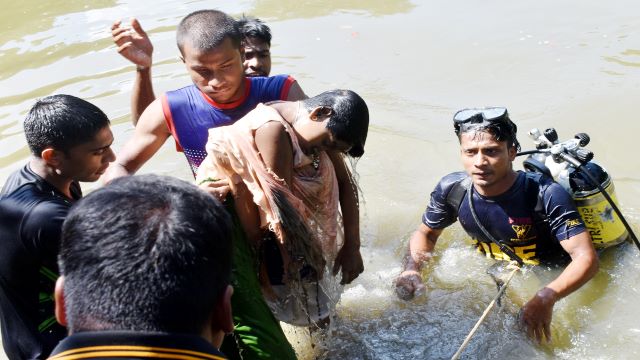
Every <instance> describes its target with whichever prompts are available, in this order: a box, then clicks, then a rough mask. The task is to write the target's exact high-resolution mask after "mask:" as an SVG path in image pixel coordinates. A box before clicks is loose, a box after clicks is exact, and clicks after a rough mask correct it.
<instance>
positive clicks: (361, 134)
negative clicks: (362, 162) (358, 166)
mask: <svg viewBox="0 0 640 360" xmlns="http://www.w3.org/2000/svg"><path fill="white" fill-rule="evenodd" d="M302 104H303V105H304V107H305V109H307V111H311V110H313V109H314V108H315V107H318V106H326V107H329V108H331V109H332V112H333V114H332V115H331V118H330V120H329V123H328V124H327V128H329V130H331V132H332V133H333V134H334V135H335V137H336V138H337V139H338V140H340V141H344V142H346V143H347V144H350V145H351V149H350V150H349V151H348V152H347V155H349V156H351V157H361V156H362V155H363V154H364V143H365V142H366V140H367V133H368V131H369V108H368V107H367V104H366V103H365V102H364V100H363V99H362V98H361V97H360V95H358V94H356V93H355V92H353V91H351V90H330V91H325V92H323V93H322V94H320V95H316V96H314V97H312V98H309V99H306V100H302Z"/></svg>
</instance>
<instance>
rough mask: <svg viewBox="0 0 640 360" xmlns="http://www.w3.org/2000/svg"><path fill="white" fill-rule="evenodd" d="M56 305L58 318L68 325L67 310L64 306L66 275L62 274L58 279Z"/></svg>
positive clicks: (55, 291)
mask: <svg viewBox="0 0 640 360" xmlns="http://www.w3.org/2000/svg"><path fill="white" fill-rule="evenodd" d="M53 297H54V299H55V303H56V307H55V314H56V320H58V323H60V325H62V326H67V310H66V308H65V306H64V276H60V277H59V278H58V280H57V281H56V289H55V290H54V292H53Z"/></svg>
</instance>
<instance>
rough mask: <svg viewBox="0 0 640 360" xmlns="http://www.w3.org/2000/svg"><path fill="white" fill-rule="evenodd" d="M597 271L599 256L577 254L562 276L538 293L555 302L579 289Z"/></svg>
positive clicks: (586, 253)
mask: <svg viewBox="0 0 640 360" xmlns="http://www.w3.org/2000/svg"><path fill="white" fill-rule="evenodd" d="M597 271H598V259H597V256H595V255H593V254H591V253H588V252H585V253H583V254H580V255H578V256H575V257H574V258H573V259H572V260H571V263H569V265H568V266H567V267H566V268H565V269H564V271H562V273H561V274H560V276H558V277H557V278H556V279H555V280H553V281H552V282H550V283H549V284H548V285H547V286H545V287H544V288H543V289H541V290H540V291H538V295H539V296H544V297H550V298H552V299H553V301H554V302H555V301H557V300H559V299H561V298H563V297H565V296H567V295H569V294H571V293H572V292H574V291H576V290H577V289H579V288H580V287H581V286H582V285H584V284H585V283H586V282H587V281H589V280H590V279H591V278H592V277H593V276H594V275H595V274H596V272H597Z"/></svg>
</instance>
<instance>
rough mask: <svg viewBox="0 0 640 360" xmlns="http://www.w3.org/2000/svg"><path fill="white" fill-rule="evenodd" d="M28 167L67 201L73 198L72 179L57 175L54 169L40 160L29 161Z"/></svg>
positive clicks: (35, 158)
mask: <svg viewBox="0 0 640 360" xmlns="http://www.w3.org/2000/svg"><path fill="white" fill-rule="evenodd" d="M29 167H30V168H31V171H33V172H34V173H36V175H38V176H40V177H41V178H43V179H44V180H45V181H46V182H48V183H49V184H51V185H53V186H54V187H55V188H56V189H58V191H60V192H61V193H63V194H64V195H65V196H66V197H68V198H69V199H72V198H73V196H72V195H71V183H73V179H68V178H66V177H64V176H61V175H59V174H57V173H56V171H55V169H53V168H52V167H51V166H48V165H47V164H46V163H45V162H44V161H43V160H42V159H40V158H37V157H34V158H32V159H31V161H29Z"/></svg>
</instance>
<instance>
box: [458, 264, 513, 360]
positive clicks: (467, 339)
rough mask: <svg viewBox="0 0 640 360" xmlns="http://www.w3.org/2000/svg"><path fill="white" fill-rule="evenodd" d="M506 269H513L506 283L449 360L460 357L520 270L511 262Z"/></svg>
mask: <svg viewBox="0 0 640 360" xmlns="http://www.w3.org/2000/svg"><path fill="white" fill-rule="evenodd" d="M507 267H508V268H509V267H514V269H513V271H511V273H510V274H509V277H508V278H507V281H505V283H504V285H502V287H501V288H500V290H499V291H498V294H497V295H496V296H495V297H494V298H493V300H491V302H490V303H489V305H488V306H487V308H486V309H485V310H484V312H483V313H482V316H480V319H478V322H476V324H475V326H474V327H473V329H471V332H469V335H467V337H466V338H465V339H464V341H463V342H462V345H460V348H459V349H458V351H456V353H455V354H453V357H452V358H451V360H457V359H458V358H459V357H460V355H461V354H462V351H463V350H464V349H465V348H466V347H467V345H469V341H471V338H472V337H473V335H474V334H475V333H476V331H477V330H478V328H479V327H480V324H482V322H483V321H484V319H485V318H486V317H487V315H489V312H490V311H491V309H493V307H494V306H495V304H496V302H497V301H498V299H499V298H500V296H502V293H504V291H505V290H506V289H507V285H509V282H510V281H511V279H513V276H514V275H515V274H516V272H517V271H518V270H520V268H519V267H518V265H517V263H515V261H512V262H511V264H509V266H507Z"/></svg>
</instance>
